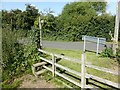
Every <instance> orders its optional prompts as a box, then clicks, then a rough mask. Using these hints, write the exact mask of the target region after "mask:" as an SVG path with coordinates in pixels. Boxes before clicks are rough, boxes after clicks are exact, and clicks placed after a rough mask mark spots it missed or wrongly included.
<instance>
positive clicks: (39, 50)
mask: <svg viewBox="0 0 120 90" xmlns="http://www.w3.org/2000/svg"><path fill="white" fill-rule="evenodd" d="M38 51H40V52H42V53H45V54H49V55H52V53H50V52H47V51H44V50H41V49H38Z"/></svg>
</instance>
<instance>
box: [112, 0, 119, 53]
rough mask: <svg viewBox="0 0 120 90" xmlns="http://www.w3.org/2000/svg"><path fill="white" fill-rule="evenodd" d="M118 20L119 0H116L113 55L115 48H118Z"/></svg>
mask: <svg viewBox="0 0 120 90" xmlns="http://www.w3.org/2000/svg"><path fill="white" fill-rule="evenodd" d="M119 21H120V1H118V3H117V8H116V19H115V30H114V39H113V54H114V55H115V54H116V49H117V48H118V33H119Z"/></svg>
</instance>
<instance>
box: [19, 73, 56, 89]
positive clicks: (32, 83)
mask: <svg viewBox="0 0 120 90" xmlns="http://www.w3.org/2000/svg"><path fill="white" fill-rule="evenodd" d="M18 80H22V83H21V84H20V86H19V87H18V89H19V88H29V89H30V88H55V86H54V85H53V84H52V83H50V82H46V81H45V80H43V79H40V78H36V77H35V76H33V75H30V74H27V75H24V76H23V77H21V78H18Z"/></svg>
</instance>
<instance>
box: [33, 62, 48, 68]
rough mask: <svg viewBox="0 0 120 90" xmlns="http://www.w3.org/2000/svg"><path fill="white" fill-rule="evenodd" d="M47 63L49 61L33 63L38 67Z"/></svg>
mask: <svg viewBox="0 0 120 90" xmlns="http://www.w3.org/2000/svg"><path fill="white" fill-rule="evenodd" d="M45 64H47V63H46V62H41V63H36V64H33V67H38V66H41V65H45Z"/></svg>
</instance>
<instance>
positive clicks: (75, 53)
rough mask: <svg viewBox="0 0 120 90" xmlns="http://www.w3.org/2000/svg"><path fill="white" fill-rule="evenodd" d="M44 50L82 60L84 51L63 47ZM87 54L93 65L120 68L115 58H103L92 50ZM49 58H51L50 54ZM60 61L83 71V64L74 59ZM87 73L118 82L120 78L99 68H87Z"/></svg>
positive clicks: (88, 60)
mask: <svg viewBox="0 0 120 90" xmlns="http://www.w3.org/2000/svg"><path fill="white" fill-rule="evenodd" d="M44 50H46V51H49V52H52V53H56V54H64V56H69V57H71V58H76V59H80V60H81V54H82V51H79V50H61V49H53V48H45V49H44ZM86 54H87V62H91V64H93V65H96V66H100V67H105V68H109V69H112V70H115V71H117V70H118V66H119V64H118V62H117V60H113V59H110V58H106V57H105V58H103V57H100V56H99V55H98V56H96V54H95V53H92V52H87V53H86ZM47 58H48V59H51V57H50V56H49V57H47ZM58 63H59V64H61V65H63V66H66V67H68V68H71V69H73V70H75V71H78V72H81V65H80V64H78V63H73V62H72V61H67V60H64V59H61V60H59V61H58ZM87 73H90V74H93V75H96V76H99V77H101V78H104V79H107V80H110V81H113V82H116V83H119V82H118V79H119V78H120V75H119V76H117V75H112V74H109V73H105V72H102V71H98V70H95V69H91V68H87ZM57 78H60V77H58V76H57ZM71 78H72V77H71ZM60 79H62V78H60ZM62 80H63V79H62ZM63 81H64V82H66V83H69V82H67V81H66V80H63ZM90 82H93V83H94V84H97V85H99V86H101V87H104V88H109V87H108V86H105V85H103V84H98V83H97V82H95V81H91V80H90ZM69 84H70V83H69ZM70 85H71V84H70ZM73 86H74V85H73ZM74 87H76V86H74Z"/></svg>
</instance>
